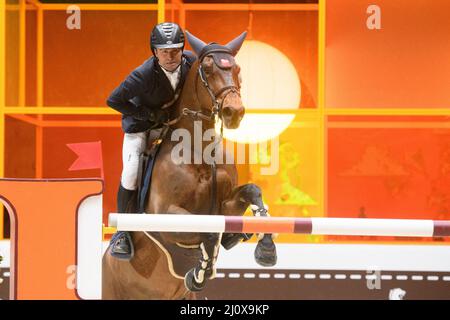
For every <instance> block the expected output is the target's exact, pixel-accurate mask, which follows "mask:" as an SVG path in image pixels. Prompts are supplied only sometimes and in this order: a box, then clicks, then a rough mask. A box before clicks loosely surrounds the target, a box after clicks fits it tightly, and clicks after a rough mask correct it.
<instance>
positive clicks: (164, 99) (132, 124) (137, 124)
mask: <svg viewBox="0 0 450 320" xmlns="http://www.w3.org/2000/svg"><path fill="white" fill-rule="evenodd" d="M196 59H197V58H196V56H195V55H194V54H193V53H192V52H191V51H188V50H186V51H184V52H183V58H182V62H181V79H180V81H179V83H178V86H177V88H176V89H175V90H173V88H172V86H171V84H170V82H169V79H167V77H166V75H165V74H164V71H163V70H162V69H161V66H160V65H159V63H158V62H157V60H156V58H155V57H151V58H149V59H148V60H146V61H145V62H144V63H143V64H142V65H140V66H139V67H137V68H136V69H135V70H133V72H131V74H130V75H128V77H127V78H126V79H125V81H123V82H122V83H121V84H120V85H119V86H118V87H117V88H116V89H114V91H113V92H112V93H111V95H110V96H109V98H108V99H107V101H106V103H107V104H108V106H110V107H111V108H113V109H115V110H117V111H119V112H120V113H122V129H123V131H124V132H127V133H134V132H143V131H146V130H147V129H149V128H150V127H151V126H152V125H153V123H152V122H150V121H142V120H138V119H136V118H134V117H133V114H134V113H136V112H137V108H140V107H145V108H150V110H156V109H158V108H161V106H163V105H164V104H166V103H168V102H170V101H172V100H173V99H174V97H175V93H176V92H177V91H179V89H181V88H182V86H183V84H184V81H185V80H186V76H187V74H188V71H189V69H190V68H191V66H192V63H193V62H194V61H195V60H196ZM130 100H132V101H130Z"/></svg>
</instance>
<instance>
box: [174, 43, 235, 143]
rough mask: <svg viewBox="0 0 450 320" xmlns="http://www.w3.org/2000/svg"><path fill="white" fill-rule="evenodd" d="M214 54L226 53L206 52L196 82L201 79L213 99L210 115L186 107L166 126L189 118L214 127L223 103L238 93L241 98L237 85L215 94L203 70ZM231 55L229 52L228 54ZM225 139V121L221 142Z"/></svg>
mask: <svg viewBox="0 0 450 320" xmlns="http://www.w3.org/2000/svg"><path fill="white" fill-rule="evenodd" d="M213 52H224V51H222V50H211V51H208V52H205V53H204V54H203V55H202V56H201V57H200V59H199V61H200V62H199V66H198V69H197V77H196V80H195V83H196V84H197V82H198V78H200V81H201V83H202V84H203V87H204V88H205V89H206V91H207V92H208V95H209V97H210V98H211V107H210V108H209V110H208V112H209V115H208V114H205V112H203V110H192V109H190V108H188V107H185V108H183V109H182V111H181V114H180V115H179V116H178V117H177V118H175V119H173V120H171V121H168V122H167V123H166V125H169V126H170V125H173V124H175V123H177V122H178V121H180V120H181V118H183V117H184V116H189V117H190V118H191V119H192V120H193V121H195V120H198V119H201V120H205V121H208V122H214V126H215V124H216V123H217V121H218V119H219V118H220V119H221V118H222V109H223V102H224V101H225V99H226V97H227V96H228V95H229V94H230V93H236V94H237V95H239V97H240V96H241V93H240V86H239V85H238V86H236V85H234V84H233V85H229V86H225V87H223V88H221V89H220V90H219V91H217V92H213V90H212V88H211V86H210V85H209V83H208V79H207V77H206V74H205V71H204V70H203V67H202V61H203V59H204V58H205V57H206V56H208V55H209V54H211V53H213ZM226 53H229V52H226ZM195 91H196V94H197V100H199V99H198V90H195ZM222 137H223V119H222V122H221V125H220V139H219V141H220V140H222Z"/></svg>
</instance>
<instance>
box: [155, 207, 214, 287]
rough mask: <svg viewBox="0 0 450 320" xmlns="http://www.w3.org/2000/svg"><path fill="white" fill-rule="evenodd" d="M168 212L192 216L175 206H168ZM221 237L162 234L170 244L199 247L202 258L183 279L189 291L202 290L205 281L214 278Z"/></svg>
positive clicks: (180, 233)
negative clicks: (196, 245) (195, 245)
mask: <svg viewBox="0 0 450 320" xmlns="http://www.w3.org/2000/svg"><path fill="white" fill-rule="evenodd" d="M168 212H169V213H171V214H192V213H191V212H189V211H187V210H186V209H184V208H182V207H179V206H176V205H170V206H169V208H168ZM221 237H222V234H221V233H185V232H171V233H165V234H164V236H163V238H164V239H165V240H166V241H169V242H172V243H181V244H184V245H194V244H198V245H199V249H200V250H201V253H202V258H201V259H200V261H199V263H198V265H197V266H195V267H193V268H192V269H191V270H190V271H189V272H187V273H186V275H185V277H184V284H185V286H186V288H187V289H189V290H190V291H200V290H202V289H203V288H204V287H205V285H206V281H207V280H208V279H213V278H214V277H215V275H216V269H215V264H216V261H217V256H218V254H219V247H220V239H221Z"/></svg>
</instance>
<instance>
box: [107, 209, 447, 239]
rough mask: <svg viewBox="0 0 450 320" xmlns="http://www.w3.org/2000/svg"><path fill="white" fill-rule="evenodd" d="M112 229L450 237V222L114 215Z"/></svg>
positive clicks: (111, 215) (112, 214)
mask: <svg viewBox="0 0 450 320" xmlns="http://www.w3.org/2000/svg"><path fill="white" fill-rule="evenodd" d="M109 226H110V227H114V228H116V229H117V230H118V231H160V232H194V233H196V232H213V233H214V232H220V233H298V234H316V235H353V236H395V237H448V236H450V221H448V220H412V219H365V218H288V217H246V216H245V217H242V216H222V215H217V216H211V215H184V214H121V213H111V214H110V215H109Z"/></svg>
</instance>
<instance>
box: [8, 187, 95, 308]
mask: <svg viewBox="0 0 450 320" xmlns="http://www.w3.org/2000/svg"><path fill="white" fill-rule="evenodd" d="M102 189H103V183H102V181H100V180H93V179H91V180H84V181H80V180H65V181H63V180H61V181H44V180H40V181H39V180H34V181H26V180H25V181H24V180H15V181H11V180H10V181H8V180H0V194H1V195H2V197H3V198H4V199H6V201H7V202H8V203H10V204H11V205H12V209H13V210H14V212H10V214H11V215H14V216H15V218H14V219H13V220H12V222H13V223H12V235H11V239H12V240H13V242H12V250H11V252H12V256H11V261H12V269H13V270H14V271H13V272H12V275H13V279H12V286H13V287H12V288H16V289H17V291H16V292H15V295H16V298H17V299H77V298H78V297H77V295H76V292H75V290H74V289H71V288H68V287H67V283H68V278H69V276H71V274H69V273H67V270H68V267H69V266H74V265H76V262H77V261H76V245H75V241H76V230H77V229H76V226H77V225H76V222H77V209H78V206H79V204H80V203H81V202H82V200H83V199H84V198H86V197H88V196H91V195H95V194H100V193H101V192H102ZM49 212H55V213H57V214H54V215H52V216H51V219H49V216H48V213H49ZM55 255H57V256H58V259H55Z"/></svg>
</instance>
